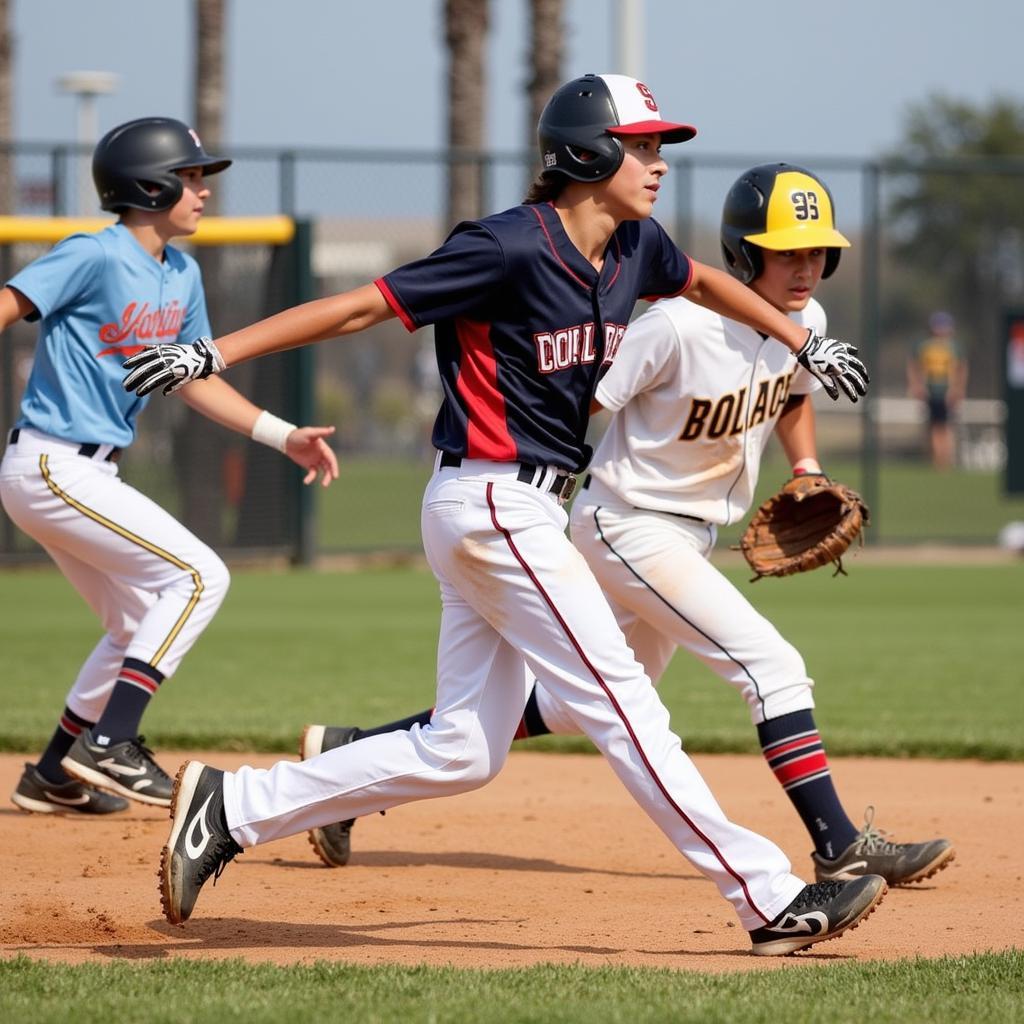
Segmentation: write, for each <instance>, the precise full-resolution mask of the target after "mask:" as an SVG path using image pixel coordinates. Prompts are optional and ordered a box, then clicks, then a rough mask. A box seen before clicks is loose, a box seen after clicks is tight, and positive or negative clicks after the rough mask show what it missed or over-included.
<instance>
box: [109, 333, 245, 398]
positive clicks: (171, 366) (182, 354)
mask: <svg viewBox="0 0 1024 1024" xmlns="http://www.w3.org/2000/svg"><path fill="white" fill-rule="evenodd" d="M225 366H226V364H225V362H224V357H223V356H222V355H221V354H220V352H218V351H217V346H216V345H214V343H213V342H212V341H211V340H210V339H209V338H197V339H196V340H195V341H193V342H191V343H190V344H187V345H182V344H173V345H150V346H148V347H147V348H144V349H143V350H142V351H141V352H136V353H135V355H133V356H129V357H128V358H127V359H126V360H125V361H124V368H125V369H126V370H130V371H131V372H130V373H128V374H126V375H125V378H124V380H123V381H122V382H121V385H122V387H123V388H124V389H125V391H134V392H135V394H137V395H138V396H139V397H140V398H141V397H142V396H143V395H148V394H149V393H150V392H151V391H156V389H157V388H162V389H163V393H164V394H165V395H169V394H170V393H171V392H172V391H177V390H178V388H180V387H182V386H183V385H185V384H187V383H188V382H189V381H190V380H204V379H205V378H206V377H209V376H211V375H212V374H214V373H221V372H222V371H223V370H224V369H225Z"/></svg>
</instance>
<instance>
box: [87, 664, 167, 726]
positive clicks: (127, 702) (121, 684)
mask: <svg viewBox="0 0 1024 1024" xmlns="http://www.w3.org/2000/svg"><path fill="white" fill-rule="evenodd" d="M163 681H164V675H163V673H162V672H158V671H157V670H156V669H155V668H153V666H152V665H147V664H146V663H145V662H144V661H139V660H138V659H137V658H125V659H124V664H123V665H122V666H121V671H120V672H118V674H117V682H116V683H114V689H113V691H112V693H111V694H110V699H109V700H108V701H107V706H106V707H105V708H104V709H103V714H102V715H100V719H99V721H98V722H97V723H96V725H95V726H94V727H93V730H92V736H93V739H94V740H95V741H96V742H97V743H99V744H101V745H103V746H110V745H111V744H113V743H120V742H121V741H122V740H128V739H133V738H134V737H136V736H138V734H139V723H140V722H141V721H142V713H143V712H144V711H145V710H146V708H147V707H148V706H149V702H150V699H151V698H152V696H153V694H154V693H156V691H157V688H158V687H159V686H160V684H161V683H162V682H163Z"/></svg>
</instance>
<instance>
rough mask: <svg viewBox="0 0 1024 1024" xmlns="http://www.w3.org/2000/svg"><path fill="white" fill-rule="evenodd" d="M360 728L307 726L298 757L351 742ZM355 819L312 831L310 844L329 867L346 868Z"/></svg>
mask: <svg viewBox="0 0 1024 1024" xmlns="http://www.w3.org/2000/svg"><path fill="white" fill-rule="evenodd" d="M358 732H359V730H358V729H357V728H355V727H354V726H348V725H345V726H330V725H307V726H306V728H305V729H303V730H302V739H301V740H300V741H299V757H300V758H301V759H302V760H303V761H308V760H309V759H310V758H311V757H316V756H317V754H322V753H323V752H324V751H325V750H334V748H335V747H343V746H345V744H346V743H351V742H352V741H353V740H354V739H355V738H356V735H357V734H358ZM355 823H356V820H355V818H350V819H349V820H348V821H339V822H336V823H335V824H334V825H324V826H323V828H311V829H310V830H309V843H310V845H311V846H312V847H313V849H314V850H316V855H317V856H318V857H319V858H320V859H321V860H322V861H323V862H324V863H325V864H326V865H327V866H328V867H329V868H343V867H344V866H345V865H346V864H347V863H348V859H349V857H350V856H351V853H352V826H353V825H354V824H355Z"/></svg>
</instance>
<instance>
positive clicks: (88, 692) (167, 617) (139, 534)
mask: <svg viewBox="0 0 1024 1024" xmlns="http://www.w3.org/2000/svg"><path fill="white" fill-rule="evenodd" d="M78 449H79V445H77V444H73V443H71V442H69V441H63V440H60V439H59V438H54V437H50V436H48V435H46V434H42V433H40V432H38V431H35V430H26V429H24V428H23V429H22V430H20V431H19V436H18V441H17V443H16V444H13V445H8V447H7V450H6V452H5V454H4V458H3V462H2V463H0V500H2V502H3V506H4V509H5V511H6V512H7V514H8V515H9V516H10V517H11V519H12V520H13V521H14V522H15V524H17V526H18V527H19V528H20V529H22V530H23V531H24V532H25V533H27V534H28V535H29V536H30V537H32V538H33V539H34V540H35V541H37V542H38V543H39V544H40V545H41V546H42V547H43V548H45V550H46V551H47V553H48V554H49V555H50V557H51V558H52V559H53V560H54V562H56V563H57V566H58V567H59V568H60V570H61V572H63V573H64V575H65V576H66V577H67V579H68V581H69V582H70V583H71V585H72V586H73V587H74V588H75V589H76V590H77V591H78V592H79V593H80V594H81V595H82V597H83V598H84V599H85V601H86V602H87V603H88V605H89V607H90V608H92V610H93V611H94V612H95V613H96V615H97V616H98V618H99V619H100V621H101V622H102V624H103V628H104V629H105V630H106V632H105V634H104V636H103V637H102V638H101V639H100V641H99V643H98V644H97V645H96V647H95V648H94V649H93V651H92V653H91V654H90V655H89V657H88V658H87V659H86V661H85V664H84V665H82V667H81V669H80V671H79V673H78V678H77V679H76V680H75V682H74V684H73V685H72V687H71V691H70V693H69V694H68V698H67V706H68V707H69V708H70V709H71V710H72V711H73V712H74V713H75V714H76V715H80V716H81V717H82V718H84V719H85V720H86V721H90V722H95V721H97V720H98V719H99V717H100V715H101V714H102V712H103V708H104V707H105V706H106V703H107V699H108V697H109V696H110V693H111V690H112V689H113V687H114V683H115V682H116V680H117V673H118V670H119V669H120V667H121V663H122V662H123V661H124V659H125V658H126V657H130V658H137V659H139V660H140V661H143V662H146V663H147V664H149V665H152V666H153V667H154V668H156V669H158V670H159V671H160V672H162V673H163V674H164V676H165V677H166V676H171V675H173V674H174V671H175V669H176V668H177V667H178V664H179V662H180V661H181V659H182V658H183V657H184V656H185V654H186V653H187V652H188V650H189V649H190V648H191V647H192V645H193V644H194V643H195V641H196V640H197V638H198V637H199V634H200V633H202V631H203V630H204V629H205V628H206V626H207V624H208V623H209V622H210V620H211V619H212V618H213V616H214V614H215V613H216V611H217V609H218V608H219V607H220V605H221V602H222V601H223V600H224V596H225V595H226V594H227V590H228V584H229V581H230V577H229V575H228V570H227V568H226V567H225V565H224V563H223V562H222V561H221V560H220V558H218V557H217V555H216V554H215V553H214V552H213V551H212V550H210V548H208V547H207V546H206V545H205V544H203V543H202V541H200V540H199V539H198V538H197V537H195V536H193V534H191V533H190V532H189V531H188V530H186V529H185V527H184V526H182V525H181V523H179V522H178V521H177V520H176V519H175V518H174V517H173V516H172V515H170V513H168V512H166V511H164V509H162V508H161V507H160V506H159V505H157V504H156V503H155V502H154V501H152V500H150V499H149V498H147V497H146V496H145V495H144V494H142V493H140V492H139V491H137V490H135V488H133V487H130V486H129V485H128V484H126V483H124V481H122V480H121V479H120V477H119V476H118V473H117V466H116V465H115V464H114V463H112V462H106V461H104V458H103V457H104V456H105V454H106V453H107V452H108V451H109V450H110V449H109V446H108V447H106V448H104V447H101V448H100V450H99V451H98V452H97V453H96V455H94V456H93V457H91V458H87V457H85V456H83V455H80V454H78Z"/></svg>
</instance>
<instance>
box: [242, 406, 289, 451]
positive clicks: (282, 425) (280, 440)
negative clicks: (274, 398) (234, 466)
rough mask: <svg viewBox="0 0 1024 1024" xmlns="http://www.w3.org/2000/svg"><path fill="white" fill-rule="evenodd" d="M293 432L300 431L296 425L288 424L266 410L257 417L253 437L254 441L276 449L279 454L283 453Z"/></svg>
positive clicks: (253, 426)
mask: <svg viewBox="0 0 1024 1024" xmlns="http://www.w3.org/2000/svg"><path fill="white" fill-rule="evenodd" d="M293 430H298V427H296V426H295V424H294V423H288V422H287V421H286V420H283V419H281V418H280V417H278V416H275V415H274V414H273V413H272V412H267V410H266V409H264V410H263V412H261V413H260V414H259V416H257V417H256V422H255V423H254V424H253V425H252V435H251V436H252V439H253V440H254V441H259V443H260V444H265V445H267V446H269V447H270V448H276V449H277V450H278V451H279V452H283V451H284V449H285V442H286V441H287V440H288V435H289V434H290V433H291V432H292V431H293Z"/></svg>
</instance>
